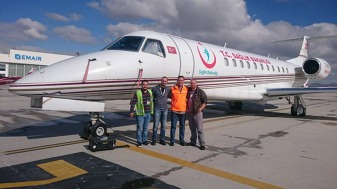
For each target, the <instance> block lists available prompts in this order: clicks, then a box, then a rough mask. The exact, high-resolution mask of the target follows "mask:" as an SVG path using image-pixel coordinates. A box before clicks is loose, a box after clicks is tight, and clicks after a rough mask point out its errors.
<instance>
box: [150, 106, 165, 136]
mask: <svg viewBox="0 0 337 189" xmlns="http://www.w3.org/2000/svg"><path fill="white" fill-rule="evenodd" d="M167 111H168V110H167V108H165V109H164V108H162V109H161V108H160V109H154V116H153V134H152V141H156V140H157V131H158V126H159V122H160V123H161V127H160V137H159V140H164V139H165V129H166V120H167Z"/></svg>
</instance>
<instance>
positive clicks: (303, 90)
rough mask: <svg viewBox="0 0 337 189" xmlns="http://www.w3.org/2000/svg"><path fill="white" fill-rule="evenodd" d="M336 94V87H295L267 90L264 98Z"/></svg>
mask: <svg viewBox="0 0 337 189" xmlns="http://www.w3.org/2000/svg"><path fill="white" fill-rule="evenodd" d="M333 92H337V87H297V88H279V89H267V92H266V94H265V95H266V96H268V97H276V96H296V95H302V94H311V93H333Z"/></svg>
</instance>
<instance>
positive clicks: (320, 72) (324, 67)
mask: <svg viewBox="0 0 337 189" xmlns="http://www.w3.org/2000/svg"><path fill="white" fill-rule="evenodd" d="M302 70H303V72H304V74H305V76H306V77H307V78H308V79H313V80H319V79H324V78H326V77H328V75H329V74H330V72H331V67H330V65H329V63H328V62H327V61H325V60H323V59H320V58H308V59H307V60H305V61H304V62H303V65H302Z"/></svg>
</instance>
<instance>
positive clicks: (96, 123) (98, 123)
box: [82, 112, 107, 139]
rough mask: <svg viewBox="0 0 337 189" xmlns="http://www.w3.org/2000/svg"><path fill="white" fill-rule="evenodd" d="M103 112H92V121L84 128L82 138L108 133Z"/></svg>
mask: <svg viewBox="0 0 337 189" xmlns="http://www.w3.org/2000/svg"><path fill="white" fill-rule="evenodd" d="M102 118H103V114H102V113H100V112H90V121H88V122H87V124H86V125H85V126H84V128H83V134H82V138H84V139H88V138H89V136H90V135H91V136H93V137H101V136H105V135H106V134H107V124H106V123H105V122H104V121H103V119H102Z"/></svg>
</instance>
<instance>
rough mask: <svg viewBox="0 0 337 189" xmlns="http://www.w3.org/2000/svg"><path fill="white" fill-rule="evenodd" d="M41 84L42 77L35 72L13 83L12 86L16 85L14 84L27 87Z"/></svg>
mask: <svg viewBox="0 0 337 189" xmlns="http://www.w3.org/2000/svg"><path fill="white" fill-rule="evenodd" d="M42 82H43V77H42V76H41V74H40V73H39V72H38V71H37V72H34V73H31V74H29V75H26V76H24V77H23V78H21V79H19V80H17V81H16V82H15V83H13V85H16V84H20V85H21V84H26V85H29V84H37V83H42Z"/></svg>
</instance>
